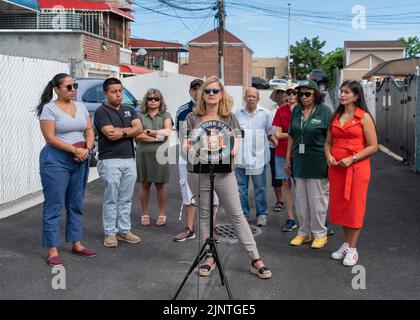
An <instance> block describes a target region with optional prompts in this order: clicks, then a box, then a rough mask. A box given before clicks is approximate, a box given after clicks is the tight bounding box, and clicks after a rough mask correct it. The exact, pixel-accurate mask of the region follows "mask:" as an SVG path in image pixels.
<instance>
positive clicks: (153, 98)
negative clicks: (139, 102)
mask: <svg viewBox="0 0 420 320" xmlns="http://www.w3.org/2000/svg"><path fill="white" fill-rule="evenodd" d="M147 101H149V102H151V101H156V102H159V101H160V98H157V97H152V98H147Z"/></svg>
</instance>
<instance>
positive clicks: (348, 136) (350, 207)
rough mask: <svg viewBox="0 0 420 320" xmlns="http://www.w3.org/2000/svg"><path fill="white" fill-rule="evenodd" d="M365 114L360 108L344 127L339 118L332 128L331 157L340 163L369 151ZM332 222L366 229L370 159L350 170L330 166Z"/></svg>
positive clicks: (335, 120) (349, 168)
mask: <svg viewBox="0 0 420 320" xmlns="http://www.w3.org/2000/svg"><path fill="white" fill-rule="evenodd" d="M364 116H365V112H364V111H363V110H362V109H360V108H356V111H355V113H354V116H353V118H352V119H350V120H349V121H348V122H347V123H345V124H344V126H343V127H341V125H340V123H339V122H338V118H335V119H334V121H333V123H332V126H331V136H332V147H331V154H332V156H333V157H334V158H335V160H336V161H340V160H341V159H343V158H347V157H351V156H353V155H354V154H356V153H358V152H360V151H362V150H363V149H364V148H365V145H366V141H365V136H364V134H363V127H362V119H363V117H364ZM328 177H329V179H330V200H329V210H330V220H331V222H332V223H334V224H337V225H342V226H345V227H350V228H355V229H359V228H362V226H363V218H364V215H365V210H366V196H367V191H368V185H369V180H370V160H369V158H367V159H364V160H361V161H357V162H356V163H353V164H351V165H350V166H349V167H347V168H343V167H339V166H334V167H329V169H328Z"/></svg>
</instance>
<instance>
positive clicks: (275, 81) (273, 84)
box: [269, 79, 289, 86]
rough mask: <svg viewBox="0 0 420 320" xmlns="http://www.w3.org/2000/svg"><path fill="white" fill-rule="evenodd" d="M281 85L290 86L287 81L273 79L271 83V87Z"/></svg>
mask: <svg viewBox="0 0 420 320" xmlns="http://www.w3.org/2000/svg"><path fill="white" fill-rule="evenodd" d="M280 83H284V84H288V83H289V81H288V80H286V79H271V80H270V82H269V84H270V86H276V85H278V84H280Z"/></svg>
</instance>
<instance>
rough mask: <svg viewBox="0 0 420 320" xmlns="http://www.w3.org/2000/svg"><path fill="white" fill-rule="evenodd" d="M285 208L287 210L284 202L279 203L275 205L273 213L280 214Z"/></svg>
mask: <svg viewBox="0 0 420 320" xmlns="http://www.w3.org/2000/svg"><path fill="white" fill-rule="evenodd" d="M284 208H286V206H285V204H284V202H283V201H279V202H277V203H276V204H275V206H274V208H273V211H276V212H279V211H281V210H283V209H284Z"/></svg>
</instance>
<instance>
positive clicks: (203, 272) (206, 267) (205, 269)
mask: <svg viewBox="0 0 420 320" xmlns="http://www.w3.org/2000/svg"><path fill="white" fill-rule="evenodd" d="M208 258H213V263H212V264H211V265H210V264H208V263H202V264H200V266H199V267H198V275H199V276H201V277H208V276H209V275H210V274H211V272H212V271H213V270H214V269H216V262H215V261H214V257H213V255H212V254H211V253H208V254H206V259H208Z"/></svg>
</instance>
